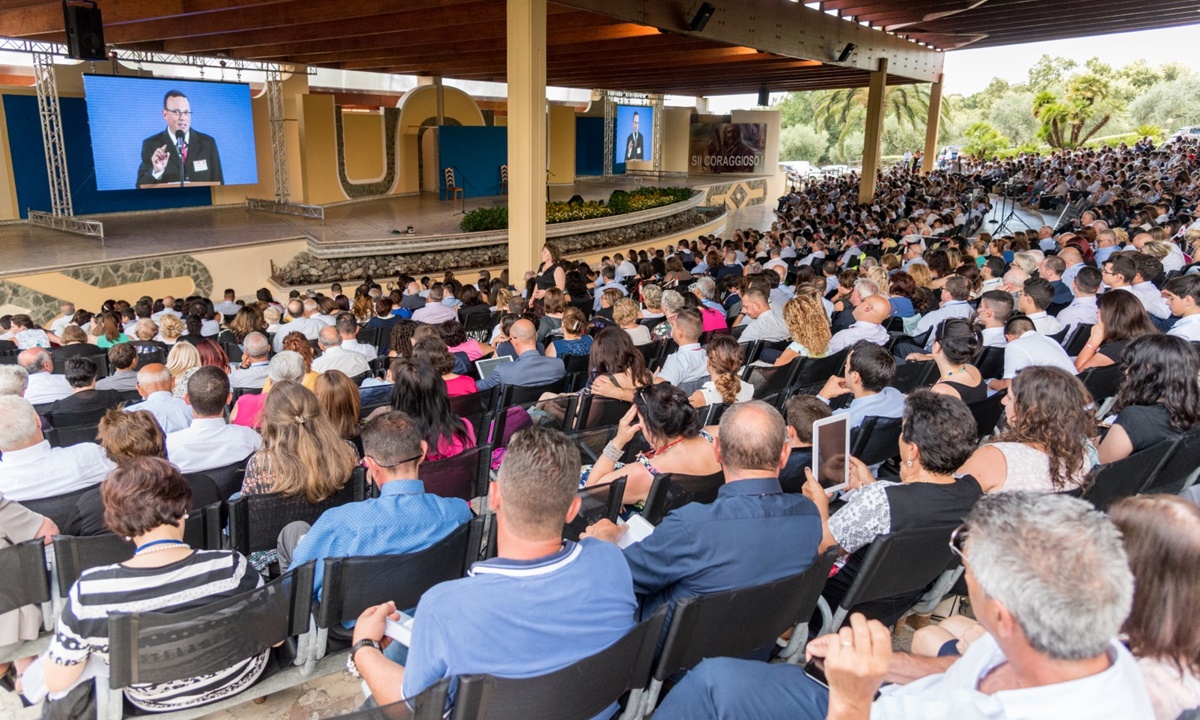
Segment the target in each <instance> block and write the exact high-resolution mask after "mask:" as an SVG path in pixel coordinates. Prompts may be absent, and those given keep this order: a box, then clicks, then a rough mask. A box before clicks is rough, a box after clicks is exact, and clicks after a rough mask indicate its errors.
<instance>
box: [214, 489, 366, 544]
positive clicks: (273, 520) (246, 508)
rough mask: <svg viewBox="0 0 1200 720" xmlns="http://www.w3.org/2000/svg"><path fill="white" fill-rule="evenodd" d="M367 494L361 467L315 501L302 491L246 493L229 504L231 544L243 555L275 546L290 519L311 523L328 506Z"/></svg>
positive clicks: (353, 500) (359, 498)
mask: <svg viewBox="0 0 1200 720" xmlns="http://www.w3.org/2000/svg"><path fill="white" fill-rule="evenodd" d="M366 496H367V487H366V477H365V475H364V474H363V471H362V468H355V471H354V472H353V473H352V474H351V475H350V479H349V480H348V481H347V482H346V485H345V486H344V487H343V488H342V489H341V490H339V491H338V492H336V493H334V494H333V495H332V496H330V497H328V498H326V499H325V501H324V502H320V503H317V504H315V505H314V504H312V503H310V502H308V500H306V499H305V498H304V496H302V495H301V496H291V497H289V496H286V495H280V494H278V493H268V494H265V495H243V496H241V497H239V498H238V499H237V500H234V501H232V502H230V503H229V505H228V508H229V542H230V546H231V547H232V548H233V549H234V550H237V551H238V552H240V553H241V554H243V555H249V554H250V553H252V552H257V551H260V550H274V549H275V547H276V544H277V541H278V539H279V532H280V531H281V530H283V528H284V526H286V525H287V524H288V523H290V522H295V521H298V520H299V521H303V522H306V523H308V524H309V525H311V524H313V523H315V522H316V521H317V518H319V517H321V513H323V512H325V511H326V510H328V509H329V508H331V507H340V506H342V505H345V504H346V503H351V502H357V501H360V500H364V499H365V498H366Z"/></svg>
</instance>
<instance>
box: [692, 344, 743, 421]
mask: <svg viewBox="0 0 1200 720" xmlns="http://www.w3.org/2000/svg"><path fill="white" fill-rule="evenodd" d="M705 350H706V351H707V353H708V374H709V376H710V377H711V378H712V379H711V380H709V381H707V382H705V383H704V385H703V386H702V387H701V388H700V389H699V390H697V391H696V392H694V393H692V396H691V397H690V398H688V402H689V403H690V404H691V406H692V407H697V408H701V407H707V406H709V405H719V404H722V403H723V404H725V405H732V404H734V403H735V402H745V401H747V400H750V399H752V398H753V397H754V386H753V385H751V384H750V383H748V382H742V380H741V378H739V377H738V373H740V372H741V369H742V361H743V360H744V359H745V351H743V350H742V346H741V345H739V344H738V341H737V340H736V339H734V337H733V336H732V335H717V336H716V337H714V338H713V339H712V340H710V341H709V343H708V347H706V348H705Z"/></svg>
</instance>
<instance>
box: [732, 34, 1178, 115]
mask: <svg viewBox="0 0 1200 720" xmlns="http://www.w3.org/2000/svg"><path fill="white" fill-rule="evenodd" d="M1198 19H1200V15H1198ZM1197 40H1200V25H1188V26H1185V27H1177V28H1165V29H1162V30H1144V31H1141V32H1131V33H1117V34H1113V35H1097V36H1093V37H1086V38H1075V39H1071V40H1054V41H1049V42H1037V43H1027V44H1025V45H1009V46H1006V47H996V48H982V49H980V50H965V49H964V50H955V51H953V52H948V53H946V64H945V67H944V77H945V83H946V84H945V86H944V87H943V89H942V90H943V92H945V93H947V94H957V95H970V94H972V93H976V92H979V91H980V90H982V89H984V88H985V87H987V84H988V83H989V82H991V80H992V78H994V77H1001V78H1004V79H1005V80H1008V81H1009V82H1012V83H1016V82H1025V80H1026V79H1027V78H1028V74H1029V68H1030V67H1032V66H1033V64H1034V63H1035V62H1037V60H1038V58H1040V57H1041V56H1042V55H1051V56H1058V57H1065V58H1070V59H1072V60H1075V61H1077V62H1078V63H1079V64H1081V65H1082V64H1083V62H1084V61H1085V60H1089V59H1091V58H1093V57H1094V58H1099V59H1100V60H1101V61H1103V62H1106V63H1108V64H1109V65H1112V66H1113V67H1120V66H1122V65H1128V64H1129V63H1131V62H1134V61H1135V60H1139V59H1141V60H1145V61H1146V63H1147V64H1149V65H1151V66H1154V65H1162V64H1164V63H1168V62H1176V63H1179V64H1180V65H1186V66H1188V67H1191V68H1193V69H1195V70H1197V71H1200V53H1197V52H1196V51H1195V49H1194V47H1195V45H1196V42H1197ZM780 97H783V94H782V93H771V101H772V102H774V101H775V100H776V99H778V98H780ZM757 99H758V96H757V95H724V96H720V97H711V98H709V108H710V110H711V111H712V112H714V113H728V112H729V111H731V110H738V109H748V108H753V107H754V106H755V104H756V102H757Z"/></svg>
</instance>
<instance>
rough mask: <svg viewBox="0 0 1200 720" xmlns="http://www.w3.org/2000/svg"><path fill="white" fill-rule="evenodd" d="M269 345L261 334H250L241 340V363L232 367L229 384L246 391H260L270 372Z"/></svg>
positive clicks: (265, 337)
mask: <svg viewBox="0 0 1200 720" xmlns="http://www.w3.org/2000/svg"><path fill="white" fill-rule="evenodd" d="M270 354H271V343H270V342H268V341H267V336H266V335H263V334H262V333H258V332H252V333H250V334H249V335H247V336H246V338H245V339H244V340H242V362H241V364H240V365H234V366H232V368H233V369H232V370H231V371H230V373H229V384H230V386H232V387H235V388H243V389H246V390H262V387H263V385H266V384H267V372H268V371H269V370H270V362H269V361H270Z"/></svg>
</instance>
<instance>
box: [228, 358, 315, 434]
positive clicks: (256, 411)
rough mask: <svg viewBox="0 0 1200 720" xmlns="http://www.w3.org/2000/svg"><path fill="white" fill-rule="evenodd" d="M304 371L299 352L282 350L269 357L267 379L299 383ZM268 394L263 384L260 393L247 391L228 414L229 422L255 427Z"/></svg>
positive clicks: (271, 381) (276, 381) (259, 422)
mask: <svg viewBox="0 0 1200 720" xmlns="http://www.w3.org/2000/svg"><path fill="white" fill-rule="evenodd" d="M306 371H307V368H306V367H305V365H304V358H303V357H302V356H301V355H300V354H299V353H297V352H294V351H291V350H284V351H283V352H281V353H278V354H277V355H275V357H273V358H271V362H270V363H269V364H268V366H267V380H268V381H270V383H280V382H295V383H300V382H301V381H302V380H304V378H305V373H306ZM268 394H269V388H268V386H267V385H265V384H264V385H263V391H262V392H261V393H247V394H244V395H242V396H241V397H239V398H238V399H237V402H236V403H234V405H233V411H232V412H231V413H230V414H229V422H230V423H231V424H233V425H243V426H245V427H248V428H256V429H257V428H258V427H259V425H261V424H262V412H263V406H264V405H266V402H267V395H268Z"/></svg>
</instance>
